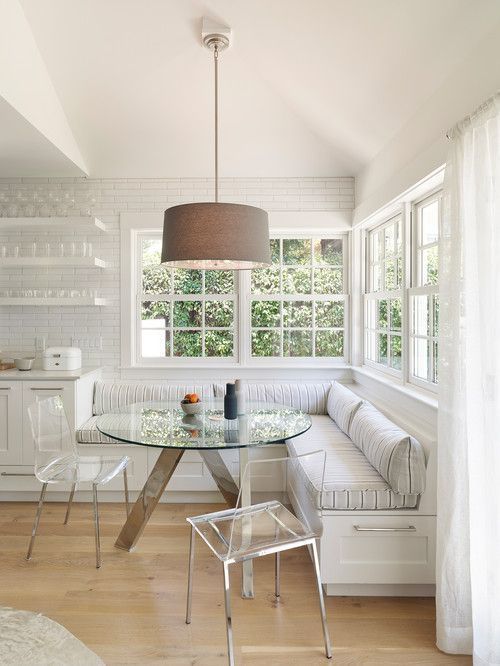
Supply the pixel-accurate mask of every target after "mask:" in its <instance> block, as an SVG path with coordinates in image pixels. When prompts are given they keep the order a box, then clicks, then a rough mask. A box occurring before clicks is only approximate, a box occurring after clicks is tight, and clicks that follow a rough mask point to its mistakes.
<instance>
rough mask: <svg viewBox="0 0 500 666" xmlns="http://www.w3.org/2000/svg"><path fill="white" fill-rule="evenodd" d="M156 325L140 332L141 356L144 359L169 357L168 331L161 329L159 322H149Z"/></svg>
mask: <svg viewBox="0 0 500 666" xmlns="http://www.w3.org/2000/svg"><path fill="white" fill-rule="evenodd" d="M151 323H152V324H153V325H154V324H156V325H157V327H158V328H157V330H155V329H154V328H147V329H144V328H143V329H142V331H141V355H142V356H144V358H164V357H165V356H170V331H166V330H165V329H164V328H162V327H161V322H160V321H156V320H155V321H153V322H151Z"/></svg>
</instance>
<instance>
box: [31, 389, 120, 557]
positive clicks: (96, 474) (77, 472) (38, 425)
mask: <svg viewBox="0 0 500 666" xmlns="http://www.w3.org/2000/svg"><path fill="white" fill-rule="evenodd" d="M28 415H29V419H30V423H31V432H32V434H33V439H34V441H35V476H36V478H37V479H38V480H39V481H40V482H41V483H42V491H41V493H40V499H39V501H38V508H37V511H36V515H35V522H34V524H33V530H32V532H31V539H30V543H29V547H28V553H27V555H26V559H27V560H29V559H31V555H32V553H33V545H34V543H35V537H36V533H37V529H38V524H39V522H40V516H41V514H42V508H43V501H44V498H45V491H46V490H47V485H48V484H56V483H58V484H62V483H70V484H71V491H70V495H69V500H68V507H67V509H66V517H65V519H64V524H65V525H66V524H67V523H68V520H69V514H70V511H71V505H72V502H73V497H74V494H75V490H76V487H77V485H78V484H79V483H84V482H90V483H92V491H93V502H94V526H95V549H96V568H97V569H99V567H100V566H101V545H100V535H99V504H98V498H97V487H98V486H99V485H104V484H105V483H108V482H109V481H111V479H113V478H114V477H115V476H116V475H117V474H119V473H120V472H123V482H124V487H125V507H126V511H127V515H128V512H129V497H128V485H127V465H128V463H129V462H130V458H129V457H128V456H123V457H121V458H119V457H117V456H114V457H113V456H81V455H79V454H78V449H77V447H76V442H75V440H74V437H72V435H71V429H70V427H69V423H68V418H67V416H66V412H65V411H64V405H63V402H62V400H61V398H60V397H59V396H54V397H51V398H46V399H45V400H41V401H40V402H37V403H35V404H33V405H30V406H29V407H28Z"/></svg>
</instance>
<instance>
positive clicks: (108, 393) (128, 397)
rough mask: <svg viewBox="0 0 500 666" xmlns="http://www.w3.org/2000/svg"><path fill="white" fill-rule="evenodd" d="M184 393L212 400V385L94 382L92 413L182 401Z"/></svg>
mask: <svg viewBox="0 0 500 666" xmlns="http://www.w3.org/2000/svg"><path fill="white" fill-rule="evenodd" d="M186 393H197V394H198V395H199V396H200V398H209V397H210V398H213V396H214V389H213V384H137V383H133V382H128V383H127V382H116V381H114V382H113V381H109V382H96V383H95V387H94V407H93V413H94V415H95V416H97V415H100V414H106V413H108V412H111V411H113V410H114V409H119V408H120V407H124V406H125V405H131V404H133V403H134V402H145V401H154V402H156V401H165V400H182V398H183V397H184V396H185V394H186Z"/></svg>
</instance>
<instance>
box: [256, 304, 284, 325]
mask: <svg viewBox="0 0 500 666" xmlns="http://www.w3.org/2000/svg"><path fill="white" fill-rule="evenodd" d="M280 324H281V304H280V302H279V301H252V326H254V327H256V328H268V327H269V326H273V327H274V326H280Z"/></svg>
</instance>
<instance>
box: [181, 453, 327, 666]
mask: <svg viewBox="0 0 500 666" xmlns="http://www.w3.org/2000/svg"><path fill="white" fill-rule="evenodd" d="M313 457H314V458H315V460H317V462H318V464H319V465H320V466H321V467H322V469H323V478H324V468H325V452H324V451H312V452H310V453H306V454H304V455H301V456H294V457H289V458H277V459H273V460H254V461H250V462H249V463H248V464H247V466H246V468H245V472H244V474H243V477H242V479H241V480H240V491H239V495H238V500H237V503H236V507H235V508H234V509H225V510H223V511H216V512H213V513H207V514H203V515H200V516H193V517H191V518H187V521H188V523H189V524H190V525H191V541H190V549H189V570H188V591H187V604H186V623H187V624H190V622H191V602H192V593H193V569H194V549H195V537H196V534H198V535H199V536H200V537H201V538H202V539H203V541H204V542H205V543H206V544H207V546H208V547H209V548H210V550H211V551H212V553H214V555H216V556H217V558H218V559H219V560H220V561H221V563H222V572H223V582H224V602H225V609H226V635H227V650H228V661H229V666H234V663H235V662H234V646H233V632H232V617H231V593H230V587H229V566H230V565H233V564H236V563H238V562H243V561H245V560H249V559H253V558H256V557H262V556H265V555H274V561H275V578H274V580H275V588H274V591H275V596H276V599H277V600H279V597H280V553H281V552H283V551H285V550H290V549H292V548H300V547H302V546H306V547H308V548H309V549H310V553H311V555H312V559H313V564H314V572H315V577H316V587H317V591H318V598H319V607H320V614H321V621H322V627H323V639H324V645H325V654H326V656H327V657H328V658H329V659H330V658H331V656H332V650H331V645H330V636H329V632H328V625H327V622H326V611H325V603H324V599H323V588H322V586H321V576H320V569H319V560H318V551H317V546H316V540H317V539H318V538H319V537H320V536H321V534H322V523H321V517H320V516H319V513H318V510H317V509H316V507H315V505H314V503H313V502H312V500H311V497H310V495H309V494H308V493H307V492H306V490H305V488H304V484H303V481H302V476H301V474H300V471H299V466H300V464H301V460H300V459H302V458H313ZM262 465H274V469H273V470H271V473H269V472H267V474H266V475H264V477H267V478H273V479H274V480H275V481H276V482H277V483H278V484H281V486H282V490H281V491H279V494H280V496H284V497H285V498H287V499H288V502H286V503H287V504H291V505H293V509H294V511H295V512H296V514H297V515H295V513H292V511H291V510H290V509H289V508H288V506H285V504H284V503H283V502H281V501H279V500H277V499H272V500H268V501H264V502H262V501H254V500H255V499H256V498H258V497H259V495H261V494H262V493H261V492H259V491H258V490H257V491H256V492H253V488H254V486H255V487H256V488H257V487H258V486H259V483H258V479H257V483H255V484H253V482H252V474H254V471H253V470H255V469H257V468H258V467H260V466H262ZM264 477H263V475H261V476H260V478H264ZM243 498H245V501H243ZM291 498H293V499H291ZM298 516H300V518H299V517H298Z"/></svg>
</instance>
